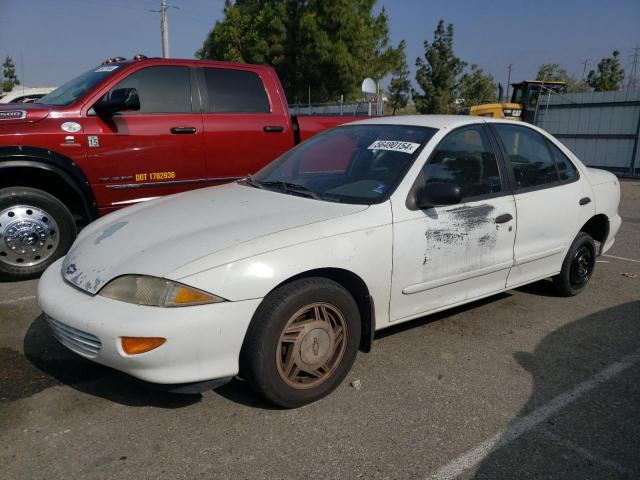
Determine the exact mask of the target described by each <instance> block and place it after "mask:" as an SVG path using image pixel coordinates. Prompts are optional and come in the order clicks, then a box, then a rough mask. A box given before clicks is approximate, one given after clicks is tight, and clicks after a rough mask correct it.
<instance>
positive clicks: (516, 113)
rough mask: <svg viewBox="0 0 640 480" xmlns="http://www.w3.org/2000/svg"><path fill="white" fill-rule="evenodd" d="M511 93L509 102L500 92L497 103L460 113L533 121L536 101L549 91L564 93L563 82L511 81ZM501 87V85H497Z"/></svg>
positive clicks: (469, 108) (565, 88) (474, 107)
mask: <svg viewBox="0 0 640 480" xmlns="http://www.w3.org/2000/svg"><path fill="white" fill-rule="evenodd" d="M511 86H512V87H513V93H512V94H511V101H510V102H502V93H500V95H499V100H498V102H499V103H485V104H483V105H475V106H473V107H467V108H464V109H463V110H462V111H461V112H460V113H461V114H462V115H477V116H481V117H493V118H506V119H508V120H522V121H525V122H528V123H533V122H534V119H535V115H536V110H537V108H538V102H539V101H540V100H541V99H542V98H543V97H544V95H547V94H549V93H566V91H567V84H566V83H565V82H559V81H551V80H545V81H542V80H524V81H522V82H520V83H512V84H511ZM499 88H500V89H502V87H499Z"/></svg>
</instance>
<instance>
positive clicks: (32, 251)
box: [0, 187, 76, 281]
mask: <svg viewBox="0 0 640 480" xmlns="http://www.w3.org/2000/svg"><path fill="white" fill-rule="evenodd" d="M75 238H76V224H75V221H74V219H73V216H72V215H71V212H70V211H69V209H68V208H67V207H66V206H65V205H64V204H63V203H62V202H61V201H60V200H58V199H57V198H56V197H54V196H53V195H51V194H49V193H47V192H44V191H42V190H38V189H36V188H30V187H8V188H2V189H0V281H18V280H27V279H29V278H37V277H39V276H40V275H41V274H42V272H44V271H45V270H46V268H47V267H48V266H49V265H51V264H52V263H53V262H55V261H56V260H57V259H58V258H60V257H62V256H63V255H64V254H65V253H66V252H67V250H68V249H69V247H70V246H71V244H72V243H73V241H74V240H75Z"/></svg>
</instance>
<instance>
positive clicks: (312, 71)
mask: <svg viewBox="0 0 640 480" xmlns="http://www.w3.org/2000/svg"><path fill="white" fill-rule="evenodd" d="M375 3H376V0H342V1H340V2H327V1H322V0H237V1H236V2H235V3H232V2H231V1H229V0H227V1H226V2H225V8H224V18H223V20H221V21H218V22H216V24H215V25H214V27H213V29H212V30H211V32H210V33H209V35H208V36H207V38H206V39H205V41H204V43H203V45H202V48H201V49H200V50H198V51H197V52H196V56H197V57H199V58H209V59H217V60H230V61H237V62H247V63H257V64H266V65H271V66H273V67H274V68H275V69H276V71H277V72H278V76H279V77H280V80H281V81H282V84H283V86H284V88H285V91H286V92H287V96H288V97H289V98H290V100H302V101H306V99H307V92H308V88H309V87H311V93H312V100H313V101H327V100H337V99H338V98H339V97H340V95H342V94H344V95H345V96H346V97H347V98H350V99H355V98H360V96H361V93H360V84H361V82H362V79H363V78H365V77H373V78H374V79H376V80H380V79H381V78H382V77H384V76H385V75H386V74H387V73H389V72H390V71H392V70H393V69H394V67H395V65H396V64H397V62H398V58H399V56H400V55H401V52H400V49H399V48H393V47H392V46H391V45H390V42H389V28H388V17H387V13H386V11H385V10H384V8H383V9H382V11H381V12H380V13H379V14H378V15H374V14H373V7H374V5H375Z"/></svg>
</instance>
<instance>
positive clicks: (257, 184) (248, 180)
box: [240, 174, 264, 190]
mask: <svg viewBox="0 0 640 480" xmlns="http://www.w3.org/2000/svg"><path fill="white" fill-rule="evenodd" d="M240 181H241V182H244V183H246V184H247V185H249V186H251V187H254V188H259V189H261V190H264V187H263V186H262V183H261V182H258V181H257V180H254V178H253V175H251V174H249V175H247V176H246V177H244V178H242V179H240Z"/></svg>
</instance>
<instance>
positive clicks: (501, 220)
mask: <svg viewBox="0 0 640 480" xmlns="http://www.w3.org/2000/svg"><path fill="white" fill-rule="evenodd" d="M511 220H513V217H512V216H511V214H510V213H503V214H502V215H498V216H497V217H496V223H507V222H510V221H511Z"/></svg>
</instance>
